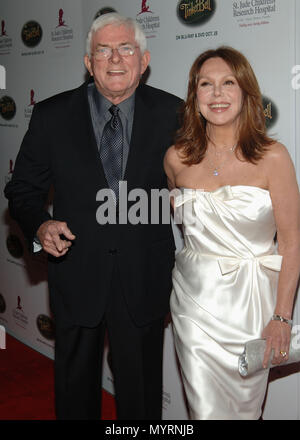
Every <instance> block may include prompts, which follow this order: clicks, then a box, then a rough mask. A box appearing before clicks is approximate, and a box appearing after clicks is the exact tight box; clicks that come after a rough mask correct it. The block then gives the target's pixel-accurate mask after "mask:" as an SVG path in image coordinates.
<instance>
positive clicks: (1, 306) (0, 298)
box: [0, 293, 6, 313]
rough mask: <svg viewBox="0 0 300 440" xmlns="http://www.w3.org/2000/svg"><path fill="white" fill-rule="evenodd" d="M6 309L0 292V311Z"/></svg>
mask: <svg viewBox="0 0 300 440" xmlns="http://www.w3.org/2000/svg"><path fill="white" fill-rule="evenodd" d="M5 310H6V302H5V299H4V296H3V295H2V294H1V293H0V313H4V312H5Z"/></svg>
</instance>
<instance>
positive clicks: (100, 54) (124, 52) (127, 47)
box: [92, 44, 138, 61]
mask: <svg viewBox="0 0 300 440" xmlns="http://www.w3.org/2000/svg"><path fill="white" fill-rule="evenodd" d="M135 49H138V46H132V45H131V44H124V45H123V46H119V47H117V48H116V49H113V48H111V47H109V46H103V47H98V48H97V50H96V51H95V52H94V53H93V54H92V55H93V56H94V57H95V59H96V60H97V61H99V60H104V59H107V58H110V57H111V56H112V53H113V51H114V50H117V51H118V53H119V55H120V56H121V57H130V56H132V55H134V52H135Z"/></svg>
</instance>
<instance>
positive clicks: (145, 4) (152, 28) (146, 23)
mask: <svg viewBox="0 0 300 440" xmlns="http://www.w3.org/2000/svg"><path fill="white" fill-rule="evenodd" d="M149 3H150V2H149V0H142V1H141V6H140V9H139V10H138V12H137V14H136V21H137V22H138V23H139V25H140V26H141V28H142V29H143V31H144V33H145V35H146V37H147V38H153V37H156V34H157V32H158V30H159V28H160V18H159V16H158V15H157V14H156V13H155V12H154V11H153V9H152V7H151V5H150V4H149Z"/></svg>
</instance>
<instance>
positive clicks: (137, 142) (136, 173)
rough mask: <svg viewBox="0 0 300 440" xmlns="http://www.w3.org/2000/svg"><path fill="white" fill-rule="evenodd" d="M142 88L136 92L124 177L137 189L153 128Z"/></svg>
mask: <svg viewBox="0 0 300 440" xmlns="http://www.w3.org/2000/svg"><path fill="white" fill-rule="evenodd" d="M142 88H143V86H140V87H139V88H138V89H137V90H136V96H135V108H134V120H133V126H132V134H131V142H130V148H129V155H128V160H127V166H126V171H125V175H124V180H127V181H128V186H129V187H131V188H134V187H139V185H141V184H142V182H143V181H144V177H145V170H146V167H147V163H148V161H149V152H150V149H151V141H150V139H152V135H153V130H154V128H155V118H154V114H153V111H152V109H151V105H150V103H149V102H147V99H146V97H145V96H144V95H143V93H142ZM150 135H151V136H150Z"/></svg>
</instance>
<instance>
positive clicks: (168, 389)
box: [0, 0, 300, 419]
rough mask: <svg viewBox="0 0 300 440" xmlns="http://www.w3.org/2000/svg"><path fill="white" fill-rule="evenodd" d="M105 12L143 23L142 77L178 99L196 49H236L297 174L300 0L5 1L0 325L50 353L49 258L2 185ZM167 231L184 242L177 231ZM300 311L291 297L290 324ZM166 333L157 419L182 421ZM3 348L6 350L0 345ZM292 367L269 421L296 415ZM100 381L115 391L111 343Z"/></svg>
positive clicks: (272, 397)
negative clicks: (37, 114)
mask: <svg viewBox="0 0 300 440" xmlns="http://www.w3.org/2000/svg"><path fill="white" fill-rule="evenodd" d="M110 10H114V11H117V12H119V13H121V14H123V15H126V16H130V17H133V18H135V19H136V20H137V21H138V22H139V23H140V25H141V26H142V28H143V30H144V31H145V33H146V36H147V42H148V48H149V50H150V52H151V63H150V68H149V72H148V73H149V75H148V78H147V82H148V84H150V85H152V86H155V87H158V88H162V89H164V90H167V91H169V92H171V93H173V94H175V95H178V96H180V97H182V98H185V96H186V89H187V81H188V72H189V69H190V67H191V65H192V63H193V61H194V59H195V58H196V57H197V56H198V55H199V54H200V53H201V52H203V51H204V50H206V49H210V48H216V47H218V46H219V45H223V44H226V45H230V46H232V47H234V48H236V49H238V50H240V51H242V52H243V53H244V54H245V55H246V56H247V58H248V59H249V61H250V62H251V64H252V66H253V68H254V71H255V72H256V74H257V77H258V80H259V83H260V86H261V90H262V94H263V99H264V106H265V114H266V120H267V124H268V130H269V133H270V134H271V135H272V136H274V137H275V138H276V139H278V140H279V141H281V142H283V143H284V144H285V145H286V146H287V148H288V149H289V152H290V154H291V156H292V158H293V160H294V163H295V166H296V169H297V175H298V176H299V172H300V154H299V153H298V151H297V148H296V146H297V145H298V146H299V143H300V128H299V124H298V123H297V121H298V120H299V117H300V99H299V94H300V91H298V90H299V89H300V24H299V22H300V20H299V19H300V0H288V1H286V0H236V1H233V0H181V1H178V0H163V1H162V0H104V1H100V0H84V1H83V0H59V1H58V0H51V1H50V0H27V1H26V2H20V1H18V0H3V1H2V3H1V11H0V65H1V66H3V67H4V68H5V71H6V84H5V88H4V89H0V136H1V138H0V139H1V141H0V154H1V160H0V188H1V192H0V216H1V220H0V325H1V326H2V327H4V328H5V329H6V331H7V332H8V333H10V334H12V335H13V336H15V337H16V338H18V339H19V340H21V341H22V342H24V343H26V344H27V345H29V346H31V347H33V348H34V349H36V350H38V351H40V352H41V353H43V354H45V355H46V356H48V357H50V358H53V353H54V344H55V341H54V337H53V328H54V322H53V319H52V316H51V311H50V308H49V300H48V290H47V259H46V257H45V255H44V254H43V253H38V254H35V255H31V254H29V252H28V250H27V248H26V245H25V243H24V239H23V237H22V233H21V232H20V230H19V228H18V226H17V225H16V224H15V223H14V222H13V221H12V220H11V219H10V217H9V214H8V211H7V201H6V199H5V198H4V195H3V191H2V190H3V189H4V186H5V184H6V182H8V181H9V179H10V178H11V175H12V172H13V169H14V163H15V159H16V155H17V152H18V150H19V147H20V143H21V141H22V138H23V136H24V134H25V132H26V130H27V127H28V123H29V121H30V117H31V114H32V109H33V107H34V105H35V103H37V102H38V101H41V100H43V99H45V98H47V97H49V96H51V95H54V94H56V93H59V92H61V91H64V90H68V89H72V88H74V87H77V86H79V85H80V84H81V83H82V82H83V81H84V80H85V78H86V71H85V68H84V64H83V56H84V51H85V39H86V34H87V31H88V29H89V26H90V24H91V22H92V21H93V19H94V18H95V17H96V16H98V15H99V14H102V13H105V12H108V11H110ZM59 135H60V134H59V132H58V133H57V137H59ZM42 147H43V146H42V145H41V148H42ZM298 149H299V147H298ZM83 185H84V182H83ZM49 209H51V206H50V208H49ZM173 229H174V234H175V239H176V243H177V250H180V248H181V246H182V243H181V238H180V235H179V232H178V231H177V229H176V227H174V228H173ZM83 301H84V298H83ZM299 311H300V306H299V301H297V303H296V306H295V313H294V323H295V324H297V323H298V322H299V321H298V316H299ZM165 335H166V336H165V347H164V350H165V356H164V395H163V402H164V413H163V417H164V419H186V418H187V411H186V407H185V403H184V402H185V400H184V395H183V390H182V384H181V379H180V373H179V370H178V365H177V361H176V356H175V352H174V347H173V338H172V328H171V323H170V322H169V321H167V322H166V332H165ZM2 356H5V350H0V358H1V357H2ZM298 371H299V366H298V365H293V366H287V367H281V368H276V369H273V370H272V372H271V374H270V383H269V388H268V393H267V397H266V401H265V411H264V418H265V419H300V403H299V402H300V375H299V372H298ZM103 386H104V387H105V388H106V389H107V390H108V391H110V392H112V393H113V377H112V375H111V371H110V367H109V347H107V350H106V355H105V361H104V373H103Z"/></svg>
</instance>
